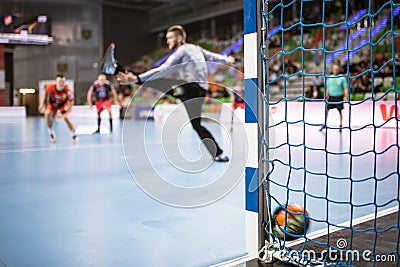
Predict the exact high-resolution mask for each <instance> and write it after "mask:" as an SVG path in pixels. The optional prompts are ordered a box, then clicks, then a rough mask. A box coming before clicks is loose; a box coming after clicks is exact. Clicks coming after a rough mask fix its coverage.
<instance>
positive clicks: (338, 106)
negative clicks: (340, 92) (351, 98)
mask: <svg viewBox="0 0 400 267" xmlns="http://www.w3.org/2000/svg"><path fill="white" fill-rule="evenodd" d="M341 101H343V96H330V97H329V100H328V106H327V109H334V108H336V109H337V110H342V109H343V103H337V102H341Z"/></svg>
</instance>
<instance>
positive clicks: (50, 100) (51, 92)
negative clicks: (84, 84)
mask: <svg viewBox="0 0 400 267" xmlns="http://www.w3.org/2000/svg"><path fill="white" fill-rule="evenodd" d="M73 101H74V93H73V92H72V90H71V89H70V88H69V87H68V86H66V85H65V77H64V76H63V75H60V74H59V75H57V76H56V82H55V83H50V84H48V85H47V86H46V89H45V92H44V95H43V99H42V102H41V104H40V105H39V108H38V109H39V111H41V110H42V109H43V107H44V106H45V105H46V110H45V112H44V117H45V120H46V125H47V128H48V131H49V135H50V141H51V142H52V143H55V142H56V136H55V134H54V131H53V117H54V116H56V117H57V118H63V119H64V120H65V122H66V123H67V125H68V128H69V129H70V130H71V132H72V140H73V141H74V143H77V142H79V139H78V137H77V136H76V134H75V127H74V125H73V124H72V122H71V120H70V119H69V118H68V113H69V112H71V107H72V104H73Z"/></svg>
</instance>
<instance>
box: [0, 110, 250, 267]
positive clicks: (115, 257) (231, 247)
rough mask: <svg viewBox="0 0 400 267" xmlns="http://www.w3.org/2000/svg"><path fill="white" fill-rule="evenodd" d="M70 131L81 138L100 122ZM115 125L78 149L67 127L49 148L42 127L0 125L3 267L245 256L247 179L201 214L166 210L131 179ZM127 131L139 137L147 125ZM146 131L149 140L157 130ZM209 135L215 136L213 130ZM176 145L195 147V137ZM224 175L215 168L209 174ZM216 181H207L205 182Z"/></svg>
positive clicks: (31, 122)
mask: <svg viewBox="0 0 400 267" xmlns="http://www.w3.org/2000/svg"><path fill="white" fill-rule="evenodd" d="M74 123H75V124H76V125H77V128H78V129H79V126H82V125H95V124H96V121H87V120H86V121H85V120H83V121H77V120H74ZM114 124H115V125H114V132H113V133H112V134H100V135H93V134H86V135H80V136H79V138H80V143H79V144H73V143H72V139H71V136H70V133H69V131H68V129H67V127H66V124H65V123H64V121H58V122H56V123H55V126H54V129H55V133H56V136H57V143H55V144H50V142H49V138H48V134H47V130H46V127H45V124H44V118H21V119H19V118H18V119H6V118H2V119H0V129H1V133H2V138H1V143H0V146H1V150H0V157H1V160H0V162H1V163H0V165H1V169H2V175H1V179H0V214H1V219H0V259H1V261H2V262H3V263H4V264H6V266H10V267H11V266H23V267H25V266H209V265H212V264H216V263H219V262H223V261H226V260H228V259H232V258H235V257H237V256H241V255H244V254H245V232H244V230H245V229H244V225H245V221H244V218H245V214H244V197H243V196H244V185H243V179H240V180H239V184H237V186H236V187H234V188H233V190H231V192H230V193H228V194H227V195H226V196H225V197H223V198H222V199H220V200H218V201H215V202H213V203H211V204H208V205H204V206H202V207H198V208H179V207H172V206H170V205H166V204H163V203H161V202H159V201H157V200H155V199H154V198H152V197H150V196H149V195H147V194H146V193H144V192H143V191H142V190H141V189H140V188H139V186H138V185H137V184H136V183H135V181H134V179H133V178H132V177H131V175H130V172H129V169H128V167H127V165H126V162H125V159H124V151H123V144H122V126H123V123H122V121H118V120H114ZM130 124H131V125H130V126H133V127H134V126H136V129H143V128H144V126H143V125H144V122H140V121H138V122H135V121H131V122H130ZM147 125H148V126H147V127H150V128H153V133H154V132H156V131H158V130H159V129H160V127H158V126H157V125H156V124H154V123H152V122H149V123H147ZM104 126H105V127H107V126H108V121H107V120H104ZM213 127H214V126H213V124H211V125H209V128H210V129H212V128H213ZM212 130H214V131H215V134H216V136H218V133H217V132H218V128H217V129H212ZM139 133H140V131H139ZM132 138H138V136H132ZM182 138H183V139H184V142H187V143H188V144H189V146H190V145H193V146H194V147H196V148H198V145H199V140H198V137H197V136H195V133H194V132H193V131H192V130H191V129H189V128H188V129H187V130H185V132H184V133H183V137H182ZM221 142H222V141H221ZM156 144H157V140H153V143H152V144H150V145H149V146H150V147H152V146H155V145H156ZM159 147H160V146H159ZM160 164H162V163H160ZM225 168H226V164H224V163H218V164H217V163H213V164H212V165H211V166H210V167H209V170H208V172H209V173H211V174H212V173H218V172H221V171H223V170H224V169H225ZM163 171H168V170H167V169H165V170H163ZM174 173H175V172H174ZM181 176H182V174H181ZM186 177H189V178H188V179H190V176H187V175H186ZM175 178H176V181H175V182H179V181H178V180H180V181H181V182H184V183H186V184H187V185H189V184H190V183H192V184H193V185H194V186H198V185H199V184H201V182H200V181H199V180H198V179H192V180H193V181H190V180H187V179H186V180H187V181H184V177H183V176H182V177H175ZM212 179H213V177H212V176H211V175H209V176H208V177H207V176H205V177H204V180H206V181H203V182H204V183H209V182H210V181H211V180H212ZM0 266H1V264H0Z"/></svg>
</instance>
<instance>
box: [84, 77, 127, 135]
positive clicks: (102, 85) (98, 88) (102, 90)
mask: <svg viewBox="0 0 400 267" xmlns="http://www.w3.org/2000/svg"><path fill="white" fill-rule="evenodd" d="M93 95H94V96H95V99H96V100H95V102H94V104H95V106H96V109H97V130H96V131H95V133H100V124H101V117H100V114H101V112H102V111H103V110H104V109H106V110H107V111H108V115H109V118H110V132H112V130H113V124H112V115H111V96H112V97H113V100H114V102H115V103H117V104H119V105H120V106H121V104H120V103H119V102H118V98H117V91H116V90H115V88H114V87H113V86H112V84H111V83H110V82H109V81H108V80H107V77H106V75H105V74H99V76H97V80H96V81H94V82H93V83H92V85H91V86H90V88H89V91H88V93H87V102H88V104H89V108H90V109H92V107H93V102H92V96H93Z"/></svg>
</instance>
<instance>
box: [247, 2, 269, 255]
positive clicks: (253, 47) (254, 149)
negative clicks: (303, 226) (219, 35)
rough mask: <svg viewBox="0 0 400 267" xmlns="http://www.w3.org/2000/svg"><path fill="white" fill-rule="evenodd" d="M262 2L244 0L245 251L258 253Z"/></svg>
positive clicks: (260, 241) (261, 242) (261, 240)
mask: <svg viewBox="0 0 400 267" xmlns="http://www.w3.org/2000/svg"><path fill="white" fill-rule="evenodd" d="M261 1H263V0H244V7H243V10H244V16H243V17H244V78H245V80H244V87H245V90H244V98H245V103H246V104H245V129H246V133H247V139H248V161H247V163H246V172H245V180H246V183H245V184H246V190H245V194H246V252H247V253H248V254H250V255H258V251H259V250H260V248H261V247H263V246H264V241H265V231H264V230H263V229H262V224H263V221H264V220H263V216H264V215H263V212H262V211H263V210H264V203H265V202H264V199H263V196H264V193H263V188H262V186H259V187H258V188H257V189H255V188H254V184H256V183H257V185H261V183H260V179H262V178H263V177H264V171H263V170H262V168H261V169H260V168H259V164H260V155H261V148H262V145H261V133H260V129H262V124H260V122H261V121H262V120H263V119H262V118H261V120H260V118H259V115H260V113H261V112H260V108H261V109H262V110H264V109H263V104H262V103H261V102H262V101H261V98H260V97H259V96H260V91H259V88H260V85H261V84H260V83H261V82H262V80H263V79H261V77H262V76H261V75H262V74H261V55H260V43H261V37H260V32H261V31H260V28H261V21H262V20H261V11H260V8H261V4H260V3H261Z"/></svg>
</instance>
